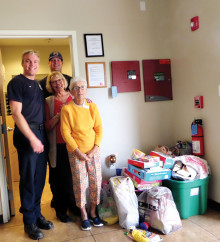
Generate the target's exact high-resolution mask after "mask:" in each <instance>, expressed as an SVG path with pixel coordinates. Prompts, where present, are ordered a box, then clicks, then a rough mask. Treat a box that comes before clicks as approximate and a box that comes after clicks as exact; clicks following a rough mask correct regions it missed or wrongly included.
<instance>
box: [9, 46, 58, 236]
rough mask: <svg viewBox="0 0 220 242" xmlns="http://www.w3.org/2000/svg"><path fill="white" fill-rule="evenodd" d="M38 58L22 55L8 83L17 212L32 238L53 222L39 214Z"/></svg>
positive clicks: (41, 117) (43, 158) (42, 142)
mask: <svg viewBox="0 0 220 242" xmlns="http://www.w3.org/2000/svg"><path fill="white" fill-rule="evenodd" d="M39 62H40V58H39V55H38V53H37V52H35V51H33V50H30V51H27V52H25V53H24V54H23V56H22V67H23V74H20V75H18V76H16V77H14V78H13V79H12V80H11V81H10V82H9V84H8V92H7V94H8V99H9V103H10V107H11V112H12V117H13V119H14V121H15V129H14V135H13V141H14V145H15V147H16V149H17V152H18V160H19V173H20V185H19V189H20V200H21V208H20V211H21V212H22V213H23V222H24V230H25V232H26V233H27V234H28V235H29V237H31V238H32V239H35V240H37V239H41V238H43V237H44V235H43V233H42V231H41V230H40V229H46V230H48V229H51V228H53V227H54V226H53V223H52V222H50V221H47V220H46V219H45V218H44V217H43V216H42V214H41V207H40V203H41V196H42V192H43V188H44V184H45V177H46V165H47V151H46V149H47V148H46V147H47V145H46V137H45V130H44V121H45V110H44V95H43V90H42V89H41V87H40V85H39V83H38V82H37V81H35V75H36V73H37V71H38V69H39Z"/></svg>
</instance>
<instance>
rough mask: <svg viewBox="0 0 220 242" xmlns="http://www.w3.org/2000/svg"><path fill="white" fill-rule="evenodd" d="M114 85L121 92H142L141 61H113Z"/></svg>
mask: <svg viewBox="0 0 220 242" xmlns="http://www.w3.org/2000/svg"><path fill="white" fill-rule="evenodd" d="M111 68H112V85H113V86H117V90H118V93H120V92H137V91H141V79H140V63H139V61H112V62H111Z"/></svg>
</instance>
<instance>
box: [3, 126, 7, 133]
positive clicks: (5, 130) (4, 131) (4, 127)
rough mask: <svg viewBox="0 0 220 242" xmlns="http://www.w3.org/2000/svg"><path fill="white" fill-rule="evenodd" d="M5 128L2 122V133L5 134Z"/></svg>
mask: <svg viewBox="0 0 220 242" xmlns="http://www.w3.org/2000/svg"><path fill="white" fill-rule="evenodd" d="M6 132H7V129H6V125H5V124H2V134H6Z"/></svg>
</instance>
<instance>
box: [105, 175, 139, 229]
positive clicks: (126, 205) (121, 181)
mask: <svg viewBox="0 0 220 242" xmlns="http://www.w3.org/2000/svg"><path fill="white" fill-rule="evenodd" d="M109 181H110V184H111V187H112V191H113V196H114V199H115V202H116V206H117V210H118V216H119V224H120V225H121V227H122V228H125V229H128V228H129V226H138V224H139V213H138V200H137V196H136V194H135V192H134V185H133V182H132V181H131V179H130V178H129V177H124V176H115V177H111V178H110V180H109Z"/></svg>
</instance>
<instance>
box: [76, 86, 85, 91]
mask: <svg viewBox="0 0 220 242" xmlns="http://www.w3.org/2000/svg"><path fill="white" fill-rule="evenodd" d="M79 89H81V90H86V86H81V87H78V86H76V87H73V90H74V91H79Z"/></svg>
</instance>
